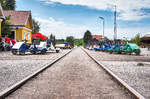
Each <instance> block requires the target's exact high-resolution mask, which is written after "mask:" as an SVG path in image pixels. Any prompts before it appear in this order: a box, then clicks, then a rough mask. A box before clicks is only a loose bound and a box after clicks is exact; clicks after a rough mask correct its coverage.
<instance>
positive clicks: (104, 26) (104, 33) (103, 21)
mask: <svg viewBox="0 0 150 99" xmlns="http://www.w3.org/2000/svg"><path fill="white" fill-rule="evenodd" d="M99 18H100V19H102V20H103V37H104V36H105V19H104V18H103V17H99Z"/></svg>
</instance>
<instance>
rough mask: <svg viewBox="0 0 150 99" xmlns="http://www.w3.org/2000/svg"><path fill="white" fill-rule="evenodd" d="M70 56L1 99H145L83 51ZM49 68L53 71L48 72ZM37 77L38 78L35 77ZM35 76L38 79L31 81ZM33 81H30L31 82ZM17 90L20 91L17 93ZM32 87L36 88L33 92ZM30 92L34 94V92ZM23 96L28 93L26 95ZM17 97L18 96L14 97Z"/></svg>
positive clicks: (61, 58) (58, 61)
mask: <svg viewBox="0 0 150 99" xmlns="http://www.w3.org/2000/svg"><path fill="white" fill-rule="evenodd" d="M83 51H84V52H85V53H84V52H83ZM70 52H71V51H70ZM70 52H69V53H70ZM69 53H67V54H65V55H64V56H66V55H67V57H64V56H62V57H60V58H59V59H56V60H55V61H54V62H53V63H52V64H50V65H49V66H46V67H44V68H42V69H40V70H38V71H37V72H35V73H34V74H32V75H30V76H28V77H27V78H25V79H24V80H22V81H20V82H19V83H17V84H15V85H14V86H12V87H10V88H9V89H7V90H5V91H3V92H2V93H0V99H4V98H5V97H7V96H9V95H10V97H8V99H9V98H10V99H16V97H17V98H18V97H19V98H20V99H22V98H21V97H26V98H31V97H32V98H33V97H34V98H39V99H45V98H48V99H56V98H57V99H60V98H61V99H72V97H76V98H75V99H87V98H89V97H90V98H92V99H100V98H105V99H108V98H109V99H121V98H123V99H130V98H133V97H134V98H137V99H145V98H144V97H143V96H142V95H140V94H139V93H138V92H136V91H135V90H134V89H133V88H131V87H130V86H128V85H127V84H126V83H125V82H124V81H122V80H121V79H120V78H118V77H117V76H116V75H115V74H113V73H112V72H111V71H110V70H108V69H107V68H106V67H105V66H104V65H103V64H101V63H99V62H98V61H97V60H96V59H95V58H93V57H92V56H90V55H89V54H88V53H87V52H86V51H85V50H84V49H83V48H82V50H81V49H79V48H77V49H76V50H75V51H73V52H72V53H70V54H69ZM68 54H69V55H68ZM87 56H89V57H87ZM52 65H54V66H52ZM51 66H52V68H48V67H51ZM98 66H100V67H101V68H99V67H98ZM44 70H45V71H44ZM42 71H43V72H42ZM39 73H41V74H40V75H38V74H39ZM108 74H109V75H108ZM37 75H38V76H37ZM35 76H37V77H36V78H34V77H35ZM110 76H111V77H110ZM32 78H33V80H31V79H32ZM112 78H113V79H114V80H115V81H117V83H118V84H120V85H121V86H123V87H124V88H125V90H127V91H128V93H130V94H131V95H132V97H131V96H130V95H128V94H127V93H126V92H125V90H122V88H120V87H118V84H117V83H116V82H114V81H112ZM30 80H31V81H30ZM28 83H29V84H28ZM22 85H24V86H25V87H24V86H22ZM21 86H22V87H21ZM20 87H21V89H19V88H20ZM35 87H39V88H36V89H34V88H35ZM17 89H19V90H17ZM33 90H34V91H35V90H36V91H35V92H33ZM39 90H40V92H39ZM14 91H16V92H14ZM30 91H31V93H30ZM12 92H14V93H12ZM25 92H28V94H27V93H25ZM36 92H37V93H40V95H37V93H36ZM42 92H44V93H42ZM11 93H12V94H11ZM20 93H21V95H19V96H17V95H18V94H20ZM47 93H48V94H47ZM29 94H30V95H29ZM31 94H32V95H31ZM43 95H44V96H43ZM27 96H31V97H27Z"/></svg>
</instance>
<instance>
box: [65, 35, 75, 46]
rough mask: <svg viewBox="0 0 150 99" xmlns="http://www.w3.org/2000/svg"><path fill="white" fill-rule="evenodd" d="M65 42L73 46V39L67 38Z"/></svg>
mask: <svg viewBox="0 0 150 99" xmlns="http://www.w3.org/2000/svg"><path fill="white" fill-rule="evenodd" d="M66 42H68V43H69V44H71V45H72V46H74V37H73V36H68V37H67V38H66Z"/></svg>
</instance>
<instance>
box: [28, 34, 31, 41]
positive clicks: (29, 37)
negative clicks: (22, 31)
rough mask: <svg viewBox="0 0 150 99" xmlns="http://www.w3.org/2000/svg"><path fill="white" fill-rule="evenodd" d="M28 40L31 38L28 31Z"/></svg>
mask: <svg viewBox="0 0 150 99" xmlns="http://www.w3.org/2000/svg"><path fill="white" fill-rule="evenodd" d="M28 40H31V36H30V32H28Z"/></svg>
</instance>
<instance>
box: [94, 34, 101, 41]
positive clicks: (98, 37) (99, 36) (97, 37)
mask: <svg viewBox="0 0 150 99" xmlns="http://www.w3.org/2000/svg"><path fill="white" fill-rule="evenodd" d="M92 39H97V40H99V41H100V40H102V39H103V36H102V35H92Z"/></svg>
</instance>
